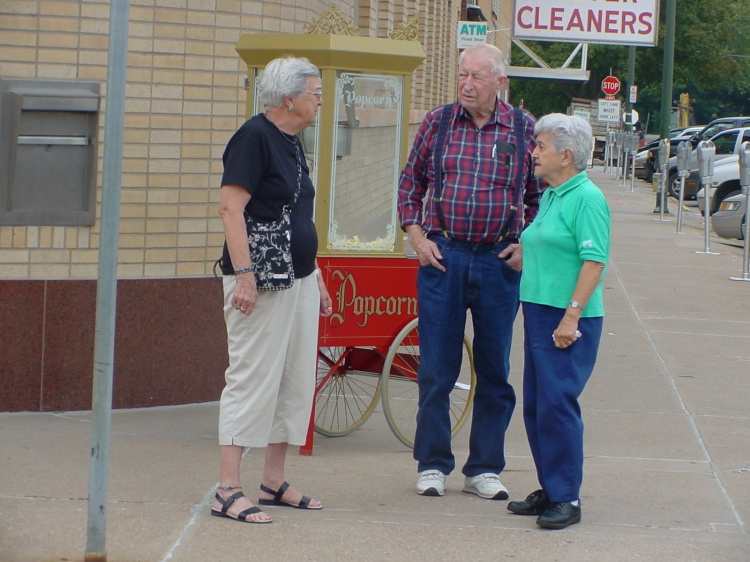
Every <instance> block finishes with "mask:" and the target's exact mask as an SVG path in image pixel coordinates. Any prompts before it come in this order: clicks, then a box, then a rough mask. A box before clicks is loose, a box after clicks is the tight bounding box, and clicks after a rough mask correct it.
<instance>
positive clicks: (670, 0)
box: [660, 0, 677, 139]
mask: <svg viewBox="0 0 750 562" xmlns="http://www.w3.org/2000/svg"><path fill="white" fill-rule="evenodd" d="M666 2H667V13H666V16H667V17H666V22H665V23H666V26H667V29H666V35H665V37H664V65H663V68H662V78H661V131H660V136H661V138H663V139H666V138H668V136H669V129H670V127H671V123H672V80H673V79H674V38H675V27H676V21H677V0H666Z"/></svg>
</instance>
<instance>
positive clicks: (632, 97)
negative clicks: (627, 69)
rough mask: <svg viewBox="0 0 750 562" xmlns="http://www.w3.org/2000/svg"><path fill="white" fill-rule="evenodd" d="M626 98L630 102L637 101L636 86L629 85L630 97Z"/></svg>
mask: <svg viewBox="0 0 750 562" xmlns="http://www.w3.org/2000/svg"><path fill="white" fill-rule="evenodd" d="M628 99H629V101H630V103H636V102H637V101H638V86H630V97H629V98H628Z"/></svg>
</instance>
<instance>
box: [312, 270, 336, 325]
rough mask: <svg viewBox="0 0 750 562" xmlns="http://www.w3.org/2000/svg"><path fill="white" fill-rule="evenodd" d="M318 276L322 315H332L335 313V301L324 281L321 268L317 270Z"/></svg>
mask: <svg viewBox="0 0 750 562" xmlns="http://www.w3.org/2000/svg"><path fill="white" fill-rule="evenodd" d="M315 275H316V276H317V277H318V288H319V289H320V315H321V316H330V315H331V314H333V301H332V300H331V295H329V294H328V289H327V288H326V284H325V283H324V282H323V276H322V275H321V274H320V270H318V271H316V272H315Z"/></svg>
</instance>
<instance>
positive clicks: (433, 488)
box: [417, 470, 446, 496]
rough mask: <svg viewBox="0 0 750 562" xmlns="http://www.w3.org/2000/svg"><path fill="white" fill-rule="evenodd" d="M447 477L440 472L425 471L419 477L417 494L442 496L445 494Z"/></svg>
mask: <svg viewBox="0 0 750 562" xmlns="http://www.w3.org/2000/svg"><path fill="white" fill-rule="evenodd" d="M445 479H446V476H445V474H443V473H442V472H440V471H439V470H423V471H422V472H420V473H419V475H418V476H417V493H418V494H419V495H420V496H442V495H444V494H445Z"/></svg>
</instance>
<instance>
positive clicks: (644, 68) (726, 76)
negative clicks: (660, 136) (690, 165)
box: [511, 0, 750, 131]
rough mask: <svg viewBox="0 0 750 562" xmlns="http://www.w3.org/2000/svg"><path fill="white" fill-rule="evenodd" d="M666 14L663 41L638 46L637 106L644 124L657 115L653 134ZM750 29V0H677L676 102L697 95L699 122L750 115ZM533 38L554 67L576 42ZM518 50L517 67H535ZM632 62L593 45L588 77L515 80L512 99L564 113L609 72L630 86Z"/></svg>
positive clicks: (540, 110)
mask: <svg viewBox="0 0 750 562" xmlns="http://www.w3.org/2000/svg"><path fill="white" fill-rule="evenodd" d="M743 5H744V10H743ZM665 12H666V10H664V9H662V10H661V17H662V21H661V25H660V27H659V44H658V46H657V47H639V48H637V49H636V72H635V77H636V79H635V83H636V84H637V85H638V91H639V94H638V103H637V104H636V108H637V109H638V111H639V112H640V114H641V120H642V121H644V122H645V120H646V118H647V116H650V118H649V123H650V124H649V130H650V131H656V130H658V126H659V122H660V116H659V107H660V99H661V83H662V67H663V58H664V50H663V45H664V35H665V32H666V25H665V23H664V18H665ZM748 32H750V12H748V10H747V0H679V2H678V3H677V28H676V33H675V60H674V80H673V103H676V101H677V100H678V99H679V95H680V94H681V93H683V92H687V93H688V94H690V98H691V100H692V104H693V111H694V116H693V119H694V121H695V122H696V123H707V122H708V121H710V120H711V119H714V118H716V117H720V116H726V115H749V114H750V40H748ZM526 43H527V44H528V45H529V46H530V47H531V48H532V49H533V50H534V51H535V52H537V53H539V54H540V55H541V56H542V57H543V58H544V59H545V60H546V61H547V62H548V63H550V65H552V66H560V65H562V63H563V62H564V61H565V60H566V59H567V57H568V55H569V54H570V53H571V51H572V45H571V44H564V43H543V42H531V41H526ZM511 55H512V61H513V65H521V66H533V63H532V62H531V60H530V58H529V57H528V56H527V55H526V54H525V53H523V51H521V50H520V49H518V47H516V46H515V45H514V46H513V51H512V53H511ZM627 59H628V48H627V47H623V46H613V45H591V46H590V47H589V70H590V71H591V78H590V80H589V81H588V82H586V83H580V82H567V81H553V80H548V79H544V80H543V79H536V80H535V79H523V78H513V79H512V82H511V101H512V102H513V103H514V104H517V103H519V102H520V100H522V99H523V100H524V103H525V105H526V107H527V108H528V109H529V110H530V111H531V112H532V113H534V114H536V115H542V114H544V113H549V112H553V111H560V112H563V113H564V112H565V110H566V108H567V107H568V105H569V103H570V99H571V98H572V97H583V98H590V99H594V98H599V97H601V96H602V94H601V91H600V84H601V80H602V78H604V76H606V75H607V74H609V73H610V70H611V71H612V73H614V74H615V75H616V76H618V77H620V78H621V79H622V80H623V83H624V82H625V78H626V76H627ZM574 64H575V63H574Z"/></svg>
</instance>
